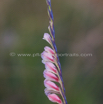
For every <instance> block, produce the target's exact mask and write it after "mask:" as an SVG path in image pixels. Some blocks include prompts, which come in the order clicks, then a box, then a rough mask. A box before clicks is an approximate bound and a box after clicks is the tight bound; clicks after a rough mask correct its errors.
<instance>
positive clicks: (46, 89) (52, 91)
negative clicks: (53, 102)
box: [44, 88, 60, 95]
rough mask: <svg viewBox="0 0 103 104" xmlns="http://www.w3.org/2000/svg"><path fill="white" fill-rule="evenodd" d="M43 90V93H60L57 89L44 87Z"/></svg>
mask: <svg viewBox="0 0 103 104" xmlns="http://www.w3.org/2000/svg"><path fill="white" fill-rule="evenodd" d="M44 92H45V95H48V94H51V93H55V94H60V92H57V91H54V90H52V89H48V88H45V90H44Z"/></svg>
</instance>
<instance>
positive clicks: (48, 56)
mask: <svg viewBox="0 0 103 104" xmlns="http://www.w3.org/2000/svg"><path fill="white" fill-rule="evenodd" d="M41 57H42V59H43V60H44V61H51V62H55V61H54V57H53V56H52V55H51V54H50V53H48V52H46V51H44V52H42V53H41Z"/></svg>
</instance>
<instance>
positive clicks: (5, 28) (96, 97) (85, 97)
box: [0, 0, 103, 104]
mask: <svg viewBox="0 0 103 104" xmlns="http://www.w3.org/2000/svg"><path fill="white" fill-rule="evenodd" d="M52 9H53V13H54V25H55V33H56V44H57V48H58V53H62V54H64V53H71V54H73V53H77V54H81V53H86V54H87V53H91V54H92V56H88V57H81V56H79V57H75V56H74V57H73V56H68V57H66V56H63V57H60V61H61V65H62V72H63V79H64V85H65V89H66V96H67V100H68V104H103V1H102V0H52ZM48 25H49V23H48V15H47V5H46V3H45V0H0V104H41V103H42V104H52V103H51V102H50V101H49V100H48V99H47V97H46V96H45V94H44V85H43V81H44V78H43V74H42V73H43V70H44V65H43V64H42V63H41V58H40V56H35V57H32V56H24V57H23V56H21V57H20V56H18V55H17V54H19V53H22V54H31V55H33V54H35V53H41V52H42V51H43V47H44V46H46V45H48V43H47V42H45V41H43V40H42V37H43V34H44V32H48V29H47V26H48ZM12 52H14V53H15V54H13V55H15V56H10V55H12V54H10V53H12Z"/></svg>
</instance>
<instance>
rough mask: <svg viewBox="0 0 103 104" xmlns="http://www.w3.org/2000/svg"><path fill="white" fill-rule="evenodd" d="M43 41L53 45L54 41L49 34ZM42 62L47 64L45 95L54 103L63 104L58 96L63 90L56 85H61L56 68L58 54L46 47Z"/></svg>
mask: <svg viewBox="0 0 103 104" xmlns="http://www.w3.org/2000/svg"><path fill="white" fill-rule="evenodd" d="M43 39H45V40H46V41H47V42H48V43H50V44H51V45H52V39H51V37H50V35H49V34H48V33H45V34H44V37H43ZM41 57H42V59H43V60H42V62H43V63H44V64H45V70H44V72H43V74H44V77H45V80H44V85H45V87H46V89H45V94H46V95H47V97H48V98H49V100H50V101H52V102H57V103H59V104H63V103H62V100H61V99H60V98H59V97H58V96H57V95H56V94H61V89H60V88H59V87H58V86H57V85H56V84H55V82H58V83H60V77H59V74H58V73H59V71H58V69H57V67H56V53H55V51H54V50H53V49H51V48H50V47H48V46H46V47H44V52H43V53H42V54H41Z"/></svg>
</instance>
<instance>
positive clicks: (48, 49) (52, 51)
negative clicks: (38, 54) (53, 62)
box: [44, 46, 55, 55]
mask: <svg viewBox="0 0 103 104" xmlns="http://www.w3.org/2000/svg"><path fill="white" fill-rule="evenodd" d="M44 50H45V51H46V52H48V53H50V54H52V55H54V54H55V52H54V50H53V49H51V48H50V47H48V46H45V47H44Z"/></svg>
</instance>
